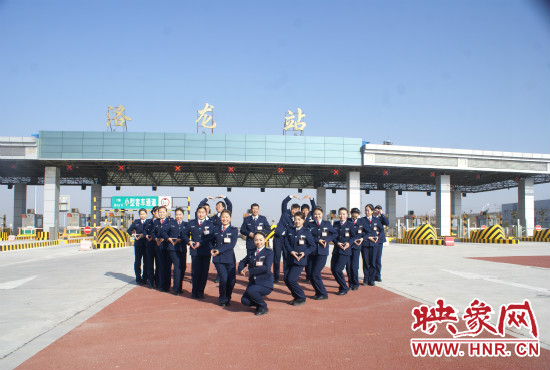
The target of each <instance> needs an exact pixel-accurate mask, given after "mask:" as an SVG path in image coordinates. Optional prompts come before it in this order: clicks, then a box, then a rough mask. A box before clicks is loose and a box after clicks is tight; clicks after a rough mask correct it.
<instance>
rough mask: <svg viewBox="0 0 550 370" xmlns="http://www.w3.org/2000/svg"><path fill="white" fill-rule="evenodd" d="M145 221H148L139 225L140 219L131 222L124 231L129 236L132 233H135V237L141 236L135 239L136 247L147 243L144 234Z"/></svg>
mask: <svg viewBox="0 0 550 370" xmlns="http://www.w3.org/2000/svg"><path fill="white" fill-rule="evenodd" d="M147 221H148V220H145V221H144V222H143V223H141V219H139V220H134V222H132V224H131V225H130V227H129V228H128V230H126V232H127V233H128V234H130V235H132V234H133V233H134V231H135V232H136V235H139V234H141V238H139V239H136V243H135V244H137V245H141V244H144V243H145V242H146V241H147V239H145V232H144V230H145V226H146V222H147Z"/></svg>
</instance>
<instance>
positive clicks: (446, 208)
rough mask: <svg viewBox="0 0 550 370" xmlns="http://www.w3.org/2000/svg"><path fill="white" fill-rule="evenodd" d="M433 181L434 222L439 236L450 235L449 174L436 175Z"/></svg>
mask: <svg viewBox="0 0 550 370" xmlns="http://www.w3.org/2000/svg"><path fill="white" fill-rule="evenodd" d="M435 181H436V183H435V223H436V228H437V232H438V233H439V236H450V235H451V176H449V175H438V176H437V178H436V180H435Z"/></svg>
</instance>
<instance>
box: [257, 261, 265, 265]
mask: <svg viewBox="0 0 550 370" xmlns="http://www.w3.org/2000/svg"><path fill="white" fill-rule="evenodd" d="M263 265H264V261H256V266H263Z"/></svg>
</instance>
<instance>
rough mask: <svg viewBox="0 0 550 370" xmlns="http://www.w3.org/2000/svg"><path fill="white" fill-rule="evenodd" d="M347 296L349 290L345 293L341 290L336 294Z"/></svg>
mask: <svg viewBox="0 0 550 370" xmlns="http://www.w3.org/2000/svg"><path fill="white" fill-rule="evenodd" d="M346 294H348V291H347V290H345V291H344V290H341V291H339V292H338V293H336V295H346Z"/></svg>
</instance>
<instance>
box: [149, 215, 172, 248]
mask: <svg viewBox="0 0 550 370" xmlns="http://www.w3.org/2000/svg"><path fill="white" fill-rule="evenodd" d="M171 224H172V219H171V218H168V217H167V218H165V219H164V220H163V221H162V224H161V223H160V218H158V219H156V220H155V221H153V232H152V234H151V236H152V237H153V239H155V238H159V239H164V241H163V242H162V243H161V244H160V245H159V248H160V249H161V250H164V249H166V248H168V245H169V244H170V243H169V242H168V238H169V236H168V232H169V231H170V225H171Z"/></svg>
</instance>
